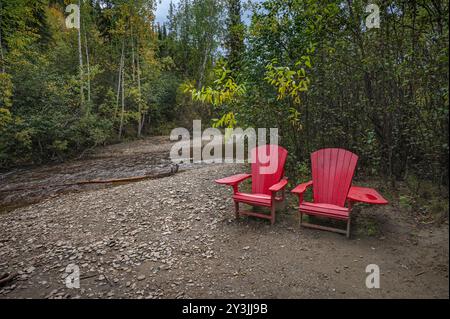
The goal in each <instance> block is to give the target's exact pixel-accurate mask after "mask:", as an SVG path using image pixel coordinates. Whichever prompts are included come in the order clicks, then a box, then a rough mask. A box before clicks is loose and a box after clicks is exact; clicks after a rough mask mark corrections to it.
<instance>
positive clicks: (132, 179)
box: [0, 164, 178, 193]
mask: <svg viewBox="0 0 450 319" xmlns="http://www.w3.org/2000/svg"><path fill="white" fill-rule="evenodd" d="M177 172H178V164H175V165H174V166H172V167H171V168H170V172H164V173H158V174H154V175H141V176H132V177H124V178H114V179H93V180H88V181H79V182H74V183H66V184H51V185H45V186H35V187H22V188H10V189H0V193H8V192H18V191H27V190H36V189H45V188H49V187H69V186H78V185H87V184H112V183H126V182H136V181H140V180H144V179H158V178H164V177H169V176H172V175H174V174H176V173H177Z"/></svg>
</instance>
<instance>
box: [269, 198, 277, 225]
mask: <svg viewBox="0 0 450 319" xmlns="http://www.w3.org/2000/svg"><path fill="white" fill-rule="evenodd" d="M275 212H276V206H275V203H273V204H272V207H271V208H270V217H271V218H270V223H271V224H272V225H273V224H274V223H275Z"/></svg>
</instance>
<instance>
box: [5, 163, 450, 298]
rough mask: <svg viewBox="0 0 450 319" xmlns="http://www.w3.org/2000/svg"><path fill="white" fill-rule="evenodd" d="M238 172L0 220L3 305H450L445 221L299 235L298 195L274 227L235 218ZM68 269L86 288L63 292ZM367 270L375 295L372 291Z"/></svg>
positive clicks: (35, 208) (387, 222)
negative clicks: (97, 301)
mask: <svg viewBox="0 0 450 319" xmlns="http://www.w3.org/2000/svg"><path fill="white" fill-rule="evenodd" d="M243 170H245V167H243V166H240V165H232V164H229V165H217V164H214V165H208V166H203V167H199V168H197V169H191V170H185V171H181V172H179V173H177V174H175V175H172V176H169V177H165V178H161V179H154V180H144V181H140V182H136V183H130V184H126V185H120V186H116V187H112V188H102V189H95V190H86V191H83V192H77V193H65V194H60V195H58V196H54V197H50V198H47V199H45V200H43V201H41V202H39V203H35V204H32V205H30V206H24V207H20V208H17V209H15V210H12V211H8V212H3V213H2V214H0V275H1V274H3V273H11V272H17V273H18V275H17V277H16V278H15V279H14V280H13V281H11V282H10V283H9V284H8V285H6V286H3V287H0V298H318V297H319V298H360V297H363V298H365V297H369V298H402V297H406V298H448V297H449V291H448V249H449V246H448V243H449V241H448V234H449V233H448V223H447V222H445V223H441V224H439V225H435V224H430V225H422V224H417V223H416V222H415V221H414V219H413V218H411V216H410V215H409V213H407V212H403V211H401V210H399V209H398V207H396V206H395V205H391V206H386V207H377V206H364V207H362V206H357V207H356V208H355V210H354V223H353V225H352V227H353V230H352V238H351V239H350V240H348V239H346V238H345V236H342V235H339V234H334V233H328V232H323V231H317V230H310V229H300V228H298V226H297V219H296V215H295V209H294V208H293V206H294V204H295V199H294V198H291V197H290V202H289V204H288V205H287V207H285V208H282V209H280V211H279V213H278V214H277V222H276V224H275V225H274V226H270V223H269V222H268V221H265V220H259V219H254V218H241V219H239V220H235V219H234V212H233V204H232V201H231V196H230V195H231V190H230V189H229V188H227V187H225V186H221V185H216V184H215V183H214V182H213V181H214V179H216V178H219V177H224V176H227V175H231V174H234V173H238V172H242V171H243ZM368 221H370V223H372V224H374V225H376V227H377V229H378V230H377V232H376V234H375V235H373V234H372V235H371V236H369V235H368V234H366V233H365V232H364V231H362V230H363V229H364V227H365V225H367V222H368ZM71 264H72V265H76V266H78V267H79V268H80V276H81V280H80V288H79V289H76V288H75V289H69V288H67V287H66V285H65V283H64V281H65V279H64V278H65V277H66V276H67V274H68V273H67V272H66V267H67V266H68V265H71ZM368 264H377V265H378V266H379V267H380V270H381V282H380V285H381V287H380V289H368V288H367V287H366V285H365V280H366V276H367V275H368V274H367V273H366V272H365V270H366V266H367V265H368Z"/></svg>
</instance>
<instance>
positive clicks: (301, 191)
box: [291, 181, 313, 195]
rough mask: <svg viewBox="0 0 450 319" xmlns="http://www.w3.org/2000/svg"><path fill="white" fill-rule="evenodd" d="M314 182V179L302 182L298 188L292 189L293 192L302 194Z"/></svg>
mask: <svg viewBox="0 0 450 319" xmlns="http://www.w3.org/2000/svg"><path fill="white" fill-rule="evenodd" d="M312 184H313V182H312V181H309V182H307V183H303V184H300V185H298V186H297V187H296V188H294V189H293V190H291V193H295V194H298V195H302V194H303V193H304V192H305V191H306V189H307V188H308V187H310V186H312Z"/></svg>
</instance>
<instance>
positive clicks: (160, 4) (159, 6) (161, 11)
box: [156, 0, 179, 24]
mask: <svg viewBox="0 0 450 319" xmlns="http://www.w3.org/2000/svg"><path fill="white" fill-rule="evenodd" d="M178 1H179V0H172V2H173V4H177V3H178ZM169 4H170V0H157V2H156V22H159V23H161V24H162V23H163V22H165V21H166V20H167V14H168V13H169Z"/></svg>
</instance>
